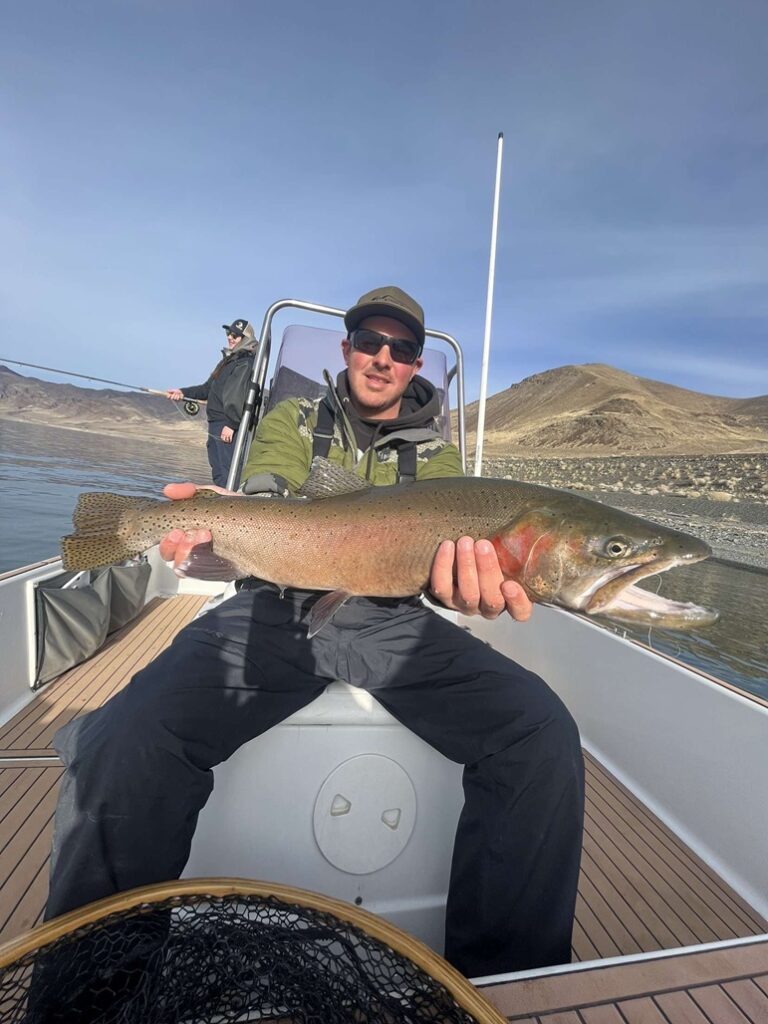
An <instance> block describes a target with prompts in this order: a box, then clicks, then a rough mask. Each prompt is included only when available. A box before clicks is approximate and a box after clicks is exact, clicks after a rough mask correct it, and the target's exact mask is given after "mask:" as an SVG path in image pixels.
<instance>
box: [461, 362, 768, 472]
mask: <svg viewBox="0 0 768 1024" xmlns="http://www.w3.org/2000/svg"><path fill="white" fill-rule="evenodd" d="M477 410H478V403H477V402H473V403H472V404H471V405H469V406H468V407H467V433H468V435H470V441H471V442H472V443H473V442H474V434H475V432H476V430H477ZM485 435H486V436H485V441H484V449H485V450H487V451H488V452H489V453H496V454H505V453H506V454H517V455H521V454H525V453H526V452H529V453H536V454H540V455H543V454H544V453H545V452H546V453H549V454H553V455H554V454H571V455H573V454H578V453H579V452H584V453H587V452H588V453H589V454H595V455H596V454H604V455H610V454H626V453H630V452H637V453H646V452H647V453H649V454H650V453H656V454H673V453H676V454H681V455H686V454H690V455H695V454H700V455H708V454H716V453H729V452H733V453H735V452H763V451H768V395H763V396H760V397H756V398H724V397H720V396H717V395H705V394H702V393H700V392H698V391H689V390H687V389H686V388H680V387H676V386H675V385H673V384H665V383H663V382H661V381H656V380H651V379H649V378H645V377H636V376H634V375H632V374H630V373H626V372H625V371H624V370H618V369H616V368H615V367H613V366H606V365H604V364H602V363H587V364H584V365H575V366H561V367H559V368H557V369H554V370H546V371H544V372H543V373H536V374H533V376H531V377H526V378H525V379H524V380H522V381H520V382H519V383H518V384H513V385H511V387H509V388H507V389H506V390H505V391H500V392H498V393H497V394H495V395H493V396H492V397H491V398H489V399H488V404H487V406H486V418H485Z"/></svg>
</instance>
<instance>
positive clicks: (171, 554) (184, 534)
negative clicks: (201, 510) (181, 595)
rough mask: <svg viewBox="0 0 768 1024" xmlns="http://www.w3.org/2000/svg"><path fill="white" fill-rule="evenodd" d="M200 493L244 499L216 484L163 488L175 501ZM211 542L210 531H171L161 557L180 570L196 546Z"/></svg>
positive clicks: (161, 547)
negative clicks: (212, 493) (206, 492)
mask: <svg viewBox="0 0 768 1024" xmlns="http://www.w3.org/2000/svg"><path fill="white" fill-rule="evenodd" d="M198 491H215V492H216V493H217V494H230V495H234V496H235V497H242V495H241V494H238V493H237V491H228V490H227V488H226V487H217V486H216V484H192V483H186V484H166V486H165V487H164V488H163V494H164V495H165V496H166V498H172V499H173V500H174V501H179V500H180V499H182V498H194V496H195V495H196V494H197V492H198ZM210 542H211V531H210V530H186V531H185V530H171V532H170V533H167V534H166V535H165V536H164V537H163V539H162V540H161V541H160V557H161V558H162V559H163V560H164V561H165V562H173V567H174V569H178V567H179V566H180V565H181V564H182V562H186V560H187V559H188V558H189V553H190V551H191V550H192V548H193V547H195V545H197V544H209V543H210Z"/></svg>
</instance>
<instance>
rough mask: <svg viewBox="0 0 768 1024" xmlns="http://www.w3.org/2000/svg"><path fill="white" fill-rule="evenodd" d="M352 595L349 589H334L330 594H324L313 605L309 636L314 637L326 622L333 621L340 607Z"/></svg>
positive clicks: (310, 615) (310, 614)
mask: <svg viewBox="0 0 768 1024" xmlns="http://www.w3.org/2000/svg"><path fill="white" fill-rule="evenodd" d="M350 597H352V595H351V594H350V593H349V591H347V590H332V591H331V593H330V594H323V596H322V597H320V598H318V599H317V601H315V603H314V604H313V605H312V611H311V612H310V613H309V630H308V631H307V636H308V637H313V636H315V635H316V634H317V633H319V632H320V630H321V629H322V628H323V626H324V625H325V624H326V622H330V621H331V619H332V618H333V616H334V615H335V614H336V612H337V611H338V610H339V608H341V606H342V605H343V604H344V602H345V601H347V600H348V599H349V598H350Z"/></svg>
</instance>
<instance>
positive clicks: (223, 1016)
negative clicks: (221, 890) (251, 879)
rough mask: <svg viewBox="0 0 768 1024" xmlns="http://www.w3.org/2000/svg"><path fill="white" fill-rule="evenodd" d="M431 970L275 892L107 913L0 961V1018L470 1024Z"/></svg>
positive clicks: (126, 1023) (38, 1023)
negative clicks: (2, 965) (3, 962)
mask: <svg viewBox="0 0 768 1024" xmlns="http://www.w3.org/2000/svg"><path fill="white" fill-rule="evenodd" d="M476 1020H477V1018H476V1017H474V1016H472V1015H470V1014H469V1013H468V1012H467V1011H466V1010H464V1009H463V1008H462V1007H461V1006H459V1005H458V1003H457V1002H456V1001H455V999H454V998H453V996H452V995H451V994H450V992H449V991H448V990H447V989H446V988H445V987H444V986H443V984H442V983H441V982H440V981H438V980H437V979H436V978H433V977H432V976H431V975H430V974H428V973H427V972H426V971H424V970H423V969H422V968H420V967H419V966H417V965H416V964H415V963H413V962H412V961H411V960H409V959H408V958H407V957H405V956H403V955H402V954H400V953H397V952H395V951H394V950H392V949H390V948H389V947H388V946H387V945H386V944H384V943H383V942H381V941H379V940H378V939H375V938H373V937H372V936H370V935H368V934H367V933H366V932H365V931H363V930H362V929H361V928H359V927H357V926H356V925H353V924H350V923H349V922H347V921H344V920H341V919H340V918H338V917H336V916H334V915H333V914H330V913H328V912H325V911H320V910H317V909H314V908H309V907H306V906H303V905H300V904H293V903H289V902H285V901H284V900H281V899H277V898H276V897H274V896H253V895H241V894H235V895H228V896H210V895H208V896H206V895H199V896H190V895H186V896H177V897H171V898H167V899H165V900H162V901H161V902H156V903H152V904H140V905H138V906H135V907H132V908H130V909H127V910H123V911H119V912H116V913H112V914H110V915H109V916H107V917H104V918H100V919H99V920H97V921H94V922H91V923H89V924H87V925H84V926H83V927H81V928H79V929H77V930H75V931H73V932H71V933H68V934H67V935H65V936H63V937H62V938H60V939H57V940H56V941H54V942H52V943H50V944H48V945H46V946H43V947H41V948H38V949H35V950H33V951H32V952H29V953H27V954H25V955H24V956H22V957H20V958H19V959H17V960H16V961H15V962H13V963H11V964H9V965H8V966H7V967H5V968H3V969H2V971H0V1022H2V1024H11V1022H13V1024H16V1022H22V1021H23V1022H25V1024H43V1022H46V1024H48V1022H53V1021H67V1022H70V1024H79V1022H85V1021H88V1022H89V1024H96V1022H104V1024H108V1022H109V1024H111V1022H115V1024H130V1022H137V1024H138V1022H141V1024H151V1022H157V1024H161V1022H162V1024H174V1022H181V1021H185V1022H186V1021H189V1022H192V1021H194V1022H199V1024H204V1022H211V1024H213V1022H217V1024H218V1022H229V1021H272V1022H280V1024H335V1022H345V1024H346V1022H355V1024H368V1022H371V1024H373V1022H376V1024H402V1022H408V1024H421V1022H425V1021H440V1022H444V1024H453V1022H456V1024H470V1022H473V1021H476Z"/></svg>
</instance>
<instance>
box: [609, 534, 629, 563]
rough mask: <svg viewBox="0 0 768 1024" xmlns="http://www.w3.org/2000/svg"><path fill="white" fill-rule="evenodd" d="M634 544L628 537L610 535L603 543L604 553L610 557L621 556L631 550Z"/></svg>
mask: <svg viewBox="0 0 768 1024" xmlns="http://www.w3.org/2000/svg"><path fill="white" fill-rule="evenodd" d="M631 549H632V545H631V544H630V543H629V541H628V540H627V538H626V537H609V538H608V540H607V541H606V542H605V544H603V554H604V555H607V556H608V558H621V557H622V556H623V555H626V554H628V553H629V551H631Z"/></svg>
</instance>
